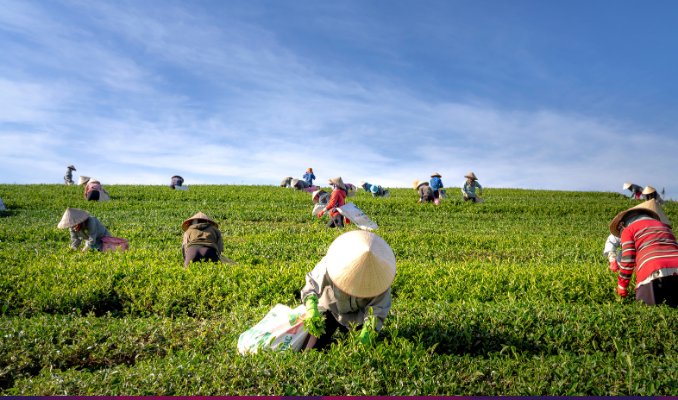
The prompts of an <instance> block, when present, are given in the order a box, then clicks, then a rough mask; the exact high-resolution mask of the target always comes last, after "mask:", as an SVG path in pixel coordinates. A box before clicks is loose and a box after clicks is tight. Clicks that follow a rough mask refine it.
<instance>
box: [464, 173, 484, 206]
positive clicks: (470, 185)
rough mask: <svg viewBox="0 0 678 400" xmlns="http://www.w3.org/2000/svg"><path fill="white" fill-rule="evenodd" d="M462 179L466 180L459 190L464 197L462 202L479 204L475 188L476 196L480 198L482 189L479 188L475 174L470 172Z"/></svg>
mask: <svg viewBox="0 0 678 400" xmlns="http://www.w3.org/2000/svg"><path fill="white" fill-rule="evenodd" d="M464 178H467V179H466V182H464V186H463V187H462V188H461V193H462V194H463V195H464V201H469V200H472V201H473V202H474V203H480V200H479V198H476V188H478V191H479V193H478V194H479V195H481V196H482V194H483V187H482V186H480V182H478V178H476V174H474V173H473V172H471V173H470V174H468V175H464Z"/></svg>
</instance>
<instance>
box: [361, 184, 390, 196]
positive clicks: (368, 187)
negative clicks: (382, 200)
mask: <svg viewBox="0 0 678 400" xmlns="http://www.w3.org/2000/svg"><path fill="white" fill-rule="evenodd" d="M360 187H362V188H363V190H365V191H366V192H367V193H372V197H387V196H388V190H385V189H384V188H383V187H382V186H381V185H375V184H372V183H369V182H364V181H363V182H360Z"/></svg>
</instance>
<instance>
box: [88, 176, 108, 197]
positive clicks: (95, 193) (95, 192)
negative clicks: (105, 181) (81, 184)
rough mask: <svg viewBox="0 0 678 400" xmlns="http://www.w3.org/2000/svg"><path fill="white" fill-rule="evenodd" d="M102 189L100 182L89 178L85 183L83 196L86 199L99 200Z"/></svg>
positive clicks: (101, 195)
mask: <svg viewBox="0 0 678 400" xmlns="http://www.w3.org/2000/svg"><path fill="white" fill-rule="evenodd" d="M103 194H104V189H103V188H102V187H101V182H99V181H98V180H96V179H90V180H89V181H88V182H87V185H85V198H86V199H87V201H99V200H104V199H103Z"/></svg>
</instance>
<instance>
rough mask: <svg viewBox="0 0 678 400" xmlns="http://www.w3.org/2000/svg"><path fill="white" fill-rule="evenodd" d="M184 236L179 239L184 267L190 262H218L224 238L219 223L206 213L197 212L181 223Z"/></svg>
mask: <svg viewBox="0 0 678 400" xmlns="http://www.w3.org/2000/svg"><path fill="white" fill-rule="evenodd" d="M181 229H182V230H183V231H184V238H183V240H182V241H181V255H182V256H183V257H184V268H186V267H188V265H189V264H190V263H191V261H192V262H203V261H210V262H215V263H216V262H219V261H220V260H219V256H220V255H221V253H223V252H224V239H223V237H222V236H221V231H220V230H219V225H217V223H216V222H214V221H213V220H212V219H211V218H210V217H208V216H207V215H206V214H204V213H202V212H199V213H197V214H195V215H194V216H192V217H191V218H189V219H187V220H186V221H184V222H183V223H182V224H181Z"/></svg>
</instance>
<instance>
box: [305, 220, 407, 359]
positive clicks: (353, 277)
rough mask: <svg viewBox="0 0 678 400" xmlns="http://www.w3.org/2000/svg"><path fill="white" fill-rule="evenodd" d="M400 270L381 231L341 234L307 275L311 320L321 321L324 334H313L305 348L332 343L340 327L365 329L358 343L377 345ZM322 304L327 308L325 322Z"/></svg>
mask: <svg viewBox="0 0 678 400" xmlns="http://www.w3.org/2000/svg"><path fill="white" fill-rule="evenodd" d="M396 270H397V268H396V258H395V254H393V250H392V249H391V247H390V246H389V245H388V243H386V241H385V240H384V239H382V238H381V237H379V236H378V235H376V234H374V233H372V232H366V231H359V230H358V231H351V232H347V233H344V234H343V235H341V236H339V237H338V238H336V239H335V240H334V242H332V244H331V245H330V247H329V249H327V255H326V256H325V257H323V258H322V260H320V262H319V263H318V264H317V265H316V266H315V268H313V270H312V271H311V272H309V273H308V274H306V284H305V285H304V287H303V288H302V289H301V301H302V302H303V303H304V305H305V306H306V312H307V317H306V318H310V319H311V321H313V320H315V321H317V322H315V323H314V326H315V327H316V330H317V331H318V332H319V336H314V335H312V334H309V335H308V336H307V338H306V340H305V341H304V343H303V345H302V349H303V350H310V349H322V348H324V347H327V346H329V345H330V343H331V340H332V335H333V334H334V332H335V331H336V330H337V329H339V330H340V331H341V332H344V333H346V332H348V331H349V330H353V329H355V330H360V334H359V335H358V341H359V343H360V344H363V345H371V344H373V343H374V340H373V338H372V337H374V336H376V334H378V332H379V331H381V328H382V327H383V326H384V321H386V317H388V313H389V311H390V310H391V304H392V302H391V285H392V284H393V281H394V280H395V276H396ZM318 304H320V305H321V306H322V307H323V308H324V309H326V310H327V311H325V316H326V319H325V321H324V322H322V320H321V319H320V311H319V310H318ZM370 314H372V317H370ZM371 336H372V337H371Z"/></svg>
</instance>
